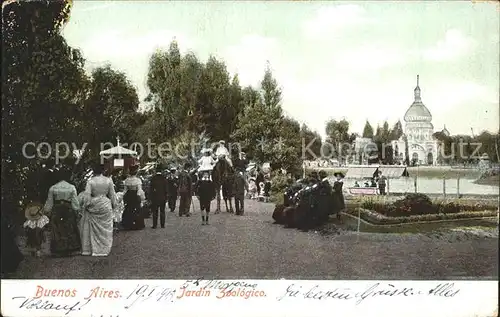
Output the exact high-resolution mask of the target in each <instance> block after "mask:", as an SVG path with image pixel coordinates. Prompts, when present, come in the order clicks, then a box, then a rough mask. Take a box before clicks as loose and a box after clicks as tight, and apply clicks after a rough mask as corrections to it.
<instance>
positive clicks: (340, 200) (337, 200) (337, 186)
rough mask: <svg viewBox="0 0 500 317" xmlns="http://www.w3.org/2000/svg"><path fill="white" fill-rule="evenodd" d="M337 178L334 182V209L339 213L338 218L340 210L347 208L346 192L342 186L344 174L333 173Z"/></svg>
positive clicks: (338, 217)
mask: <svg viewBox="0 0 500 317" xmlns="http://www.w3.org/2000/svg"><path fill="white" fill-rule="evenodd" d="M333 175H334V176H335V177H337V179H336V180H335V182H334V183H333V206H334V208H333V210H334V212H335V213H336V214H337V219H340V212H341V211H343V210H344V209H345V201H344V193H343V191H342V187H343V186H344V182H343V179H344V174H342V173H335V174H333Z"/></svg>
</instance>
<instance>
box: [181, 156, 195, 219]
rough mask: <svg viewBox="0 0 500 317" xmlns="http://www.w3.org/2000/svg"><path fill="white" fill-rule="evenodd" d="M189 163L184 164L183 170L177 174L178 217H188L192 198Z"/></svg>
mask: <svg viewBox="0 0 500 317" xmlns="http://www.w3.org/2000/svg"><path fill="white" fill-rule="evenodd" d="M190 169H191V163H189V162H186V163H185V164H184V169H183V170H182V172H181V173H180V174H179V190H178V191H179V196H180V202H179V217H182V216H184V215H185V216H186V217H190V216H191V215H190V213H189V208H190V207H191V200H192V198H193V179H192V177H191V173H190Z"/></svg>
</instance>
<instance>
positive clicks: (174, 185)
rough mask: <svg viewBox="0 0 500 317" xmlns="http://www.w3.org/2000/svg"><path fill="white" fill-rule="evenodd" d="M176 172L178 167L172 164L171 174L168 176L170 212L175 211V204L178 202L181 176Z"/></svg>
mask: <svg viewBox="0 0 500 317" xmlns="http://www.w3.org/2000/svg"><path fill="white" fill-rule="evenodd" d="M176 172H177V169H176V168H175V167H174V166H172V167H171V168H170V174H169V175H168V177H167V201H168V208H169V209H170V212H174V211H175V205H176V203H177V193H178V184H179V178H178V177H177V175H176Z"/></svg>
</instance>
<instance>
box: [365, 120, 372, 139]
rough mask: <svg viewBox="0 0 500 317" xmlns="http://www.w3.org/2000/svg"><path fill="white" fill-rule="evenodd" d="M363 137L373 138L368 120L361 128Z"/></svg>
mask: <svg viewBox="0 0 500 317" xmlns="http://www.w3.org/2000/svg"><path fill="white" fill-rule="evenodd" d="M363 138H370V139H371V138H373V127H372V126H371V125H370V122H368V120H366V123H365V127H364V128H363Z"/></svg>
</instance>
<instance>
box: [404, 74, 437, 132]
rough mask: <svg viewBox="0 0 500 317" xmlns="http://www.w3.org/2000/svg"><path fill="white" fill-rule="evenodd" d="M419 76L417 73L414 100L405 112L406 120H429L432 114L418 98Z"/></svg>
mask: <svg viewBox="0 0 500 317" xmlns="http://www.w3.org/2000/svg"><path fill="white" fill-rule="evenodd" d="M418 81H419V76H418V75H417V87H415V90H414V91H413V93H414V97H415V99H414V101H413V103H412V105H411V106H410V108H408V110H407V111H406V113H405V116H404V120H405V121H406V122H431V121H432V115H431V112H430V111H429V109H427V107H426V106H425V105H424V104H423V103H422V100H421V98H420V87H419V86H418Z"/></svg>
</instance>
